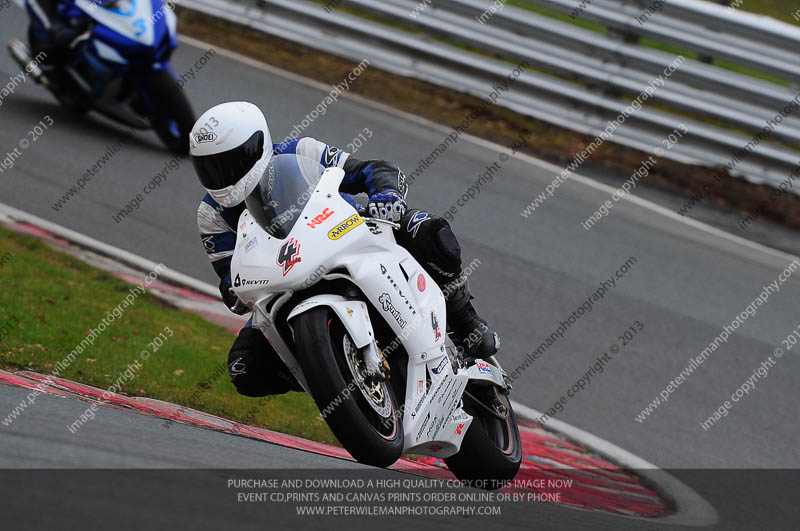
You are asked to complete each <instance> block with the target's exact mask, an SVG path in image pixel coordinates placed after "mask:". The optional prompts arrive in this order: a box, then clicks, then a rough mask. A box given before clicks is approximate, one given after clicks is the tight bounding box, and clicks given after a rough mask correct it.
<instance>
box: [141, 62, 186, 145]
mask: <svg viewBox="0 0 800 531" xmlns="http://www.w3.org/2000/svg"><path fill="white" fill-rule="evenodd" d="M144 88H145V90H146V91H147V95H148V97H149V98H150V102H151V104H152V106H153V108H154V113H153V115H152V116H150V124H151V125H152V126H153V130H154V131H155V132H156V134H157V135H158V138H160V139H161V141H162V142H163V143H164V145H165V146H167V149H169V150H170V151H171V152H173V153H175V154H176V155H187V154H188V153H189V133H191V131H192V127H194V122H195V116H194V111H193V110H192V106H191V104H190V103H189V100H188V99H187V98H186V94H185V93H184V92H183V88H181V87H180V86H179V85H178V84H177V82H176V81H175V77H174V76H173V75H172V73H171V72H169V71H168V70H158V71H155V72H152V73H151V74H150V75H149V76H148V77H147V78H146V79H145V81H144Z"/></svg>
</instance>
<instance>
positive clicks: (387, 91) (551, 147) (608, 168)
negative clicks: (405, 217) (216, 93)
mask: <svg viewBox="0 0 800 531" xmlns="http://www.w3.org/2000/svg"><path fill="white" fill-rule="evenodd" d="M177 12H178V15H179V28H180V31H181V33H183V34H185V35H189V36H191V37H194V38H196V39H200V40H203V41H205V42H208V43H210V44H212V45H216V46H220V47H223V48H227V49H229V50H233V51H236V52H238V53H241V54H243V55H246V56H249V57H252V58H254V59H257V60H259V61H262V62H264V63H268V64H271V65H274V66H276V67H278V68H281V69H283V70H286V71H289V72H293V73H296V74H300V75H302V76H305V77H308V78H310V79H315V80H317V81H320V82H323V83H330V84H335V83H339V82H341V80H342V79H344V78H345V76H347V74H348V73H350V72H351V71H352V70H353V68H354V66H355V63H353V62H351V61H348V60H346V59H342V58H339V57H337V56H334V55H330V54H325V53H322V52H320V51H318V50H315V49H312V48H310V47H307V46H302V45H299V44H295V43H293V42H289V41H286V40H283V39H279V38H277V37H274V36H271V35H266V34H264V33H261V32H259V31H256V30H254V29H252V28H248V27H244V26H241V25H237V24H233V23H230V22H227V21H223V20H220V19H215V18H213V17H209V16H207V15H204V14H202V13H198V12H196V11H191V10H187V9H184V8H178V10H177ZM349 90H350V92H353V93H355V94H360V95H362V96H365V97H367V98H370V99H372V100H374V101H379V102H382V103H386V104H388V105H391V106H393V107H395V108H398V109H401V110H404V111H407V112H410V113H413V114H416V115H418V116H422V117H425V118H427V119H429V120H432V121H434V122H437V123H440V124H457V123H460V122H461V121H462V120H463V119H464V118H465V117H467V116H469V115H470V114H471V113H472V112H473V110H478V111H480V110H481V109H482V108H483V102H482V101H481V99H480V98H477V97H474V96H471V95H468V94H464V93H460V92H457V91H454V90H451V89H447V88H444V87H440V86H438V85H434V84H432V83H428V82H425V81H421V80H418V79H414V78H409V77H403V76H400V75H396V74H392V73H389V72H384V71H381V70H379V69H378V68H376V67H370V68H368V69H366V70H364V71H363V73H362V74H361V75H360V76H359V77H358V79H356V80H355V81H354V82H353V83H352V84H351V86H350V89H349ZM232 97H235V95H234V96H232ZM264 110H265V112H266V113H267V115H269V109H268V108H266V109H264ZM309 110H310V109H309ZM528 131H530V132H532V133H533V135H532V137H531V140H529V141H528V144H527V145H525V146H523V147H522V148H521V150H520V151H523V152H525V153H528V154H529V155H533V156H535V157H539V158H542V159H545V160H548V161H550V162H553V163H555V164H558V165H561V166H562V167H563V166H566V164H568V163H569V162H570V161H571V160H572V158H573V157H574V156H575V154H576V153H579V152H580V151H581V150H582V149H583V148H585V147H586V146H587V145H588V144H590V143H591V142H592V141H593V138H590V137H588V136H586V135H582V134H579V133H575V132H572V131H569V130H567V129H561V128H559V127H556V126H554V125H551V124H549V123H547V122H544V121H541V120H536V119H534V118H532V117H529V116H524V115H521V114H519V113H516V112H514V111H512V110H509V109H504V108H502V107H498V106H492V107H490V108H489V109H488V110H487V111H486V112H485V113H484V114H483V115H482V118H481V119H480V120H475V121H474V122H472V124H471V125H470V127H469V129H468V132H469V133H470V134H472V135H475V136H478V137H481V138H485V139H487V140H490V141H492V142H496V143H498V144H500V145H510V144H511V143H512V142H514V141H516V140H517V139H519V138H521V137H528V135H527V132H528ZM276 136H280V133H277V132H276ZM420 155H423V154H420ZM649 155H650V153H645V152H643V151H639V150H636V149H632V148H627V147H624V146H621V145H617V144H613V143H611V142H606V143H605V144H603V146H602V147H601V148H600V149H598V150H596V151H595V152H594V153H593V154H592V157H591V159H590V160H589V161H587V162H586V163H584V165H583V166H582V167H581V168H580V170H579V171H580V172H581V173H585V174H588V175H592V173H593V172H604V173H609V172H611V173H612V174H616V175H620V176H625V177H621V178H620V184H621V183H622V181H623V180H624V179H625V178H627V176H629V175H632V174H633V172H634V171H635V170H636V169H637V168H639V166H640V165H641V164H642V161H643V160H646V159H647V157H648V156H649ZM385 156H386V157H389V158H391V154H390V153H387V154H386V155H385ZM410 170H411V168H406V172H407V173H408V172H409V171H410ZM431 171H435V170H431ZM429 173H430V172H426V173H423V174H422V176H421V177H422V178H423V179H427V178H432V177H431V175H429ZM715 174H716V170H715V169H714V168H705V167H701V166H689V165H685V164H681V163H678V162H674V161H671V160H668V159H661V160H659V161H658V164H657V165H656V166H654V167H653V168H652V169H651V171H650V175H649V176H648V177H647V182H648V183H650V184H651V185H655V186H658V187H660V188H663V189H666V190H670V191H673V192H678V193H680V194H683V195H685V196H687V197H690V196H692V195H694V194H696V193H701V192H702V191H703V188H704V186H705V185H709V186H710V188H711V192H710V193H704V194H703V196H704V200H703V201H704V202H706V203H713V204H715V205H717V206H722V207H727V208H732V209H735V210H739V211H742V212H745V213H751V212H756V211H757V210H758V211H759V214H758V215H759V217H760V218H762V219H770V220H772V221H774V222H778V223H782V224H784V225H786V226H789V227H792V228H795V229H800V197H798V196H796V195H794V194H791V193H789V194H783V195H781V197H780V198H779V199H778V200H771V199H769V194H770V192H771V191H772V190H773V189H772V188H771V187H769V186H766V185H753V184H751V183H749V182H747V181H745V180H743V179H739V178H735V177H730V176H725V177H723V178H722V179H721V180H718V179H715ZM554 177H555V175H554ZM541 191H542V190H531V197H530V199H531V200H533V199H534V197H535V196H536V195H537V194H538V193H539V192H541ZM764 205H767V209H766V210H764V208H765V207H764Z"/></svg>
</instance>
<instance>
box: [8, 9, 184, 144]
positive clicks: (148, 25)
mask: <svg viewBox="0 0 800 531" xmlns="http://www.w3.org/2000/svg"><path fill="white" fill-rule="evenodd" d="M170 7H171V6H167V5H166V4H164V2H162V1H161V0H74V2H72V4H71V5H68V6H66V7H64V8H63V9H62V11H61V16H62V18H63V19H64V20H68V21H70V24H71V25H72V26H73V27H79V28H80V30H81V31H80V34H79V35H78V37H77V38H76V39H75V40H73V41H72V42H71V43H70V45H69V49H68V51H67V54H66V60H65V61H63V63H62V64H59V65H58V66H57V68H59V69H61V70H60V71H59V74H60V75H59V80H60V82H59V83H49V82H48V81H47V76H46V75H44V73H43V72H42V70H41V68H40V67H39V64H38V63H37V58H35V57H32V53H31V52H30V50H29V48H28V46H27V45H26V44H25V43H24V42H22V41H20V40H17V39H14V40H12V41H11V42H9V43H8V48H9V51H10V52H11V56H12V57H13V58H14V60H15V61H16V62H17V63H19V65H20V66H21V67H22V68H23V69H25V71H26V72H28V73H29V74H30V75H31V76H32V77H33V78H34V79H36V80H37V81H40V82H42V84H43V85H45V86H46V87H47V88H48V89H49V90H50V91H51V92H52V93H53V94H54V96H55V97H56V99H58V101H60V102H61V103H62V104H63V105H65V106H66V107H68V108H70V109H72V110H75V111H78V112H88V111H89V110H96V111H98V112H100V113H102V114H103V115H105V116H107V117H109V118H111V119H113V120H115V121H117V122H119V123H122V124H124V125H126V126H128V127H131V128H135V129H153V130H154V131H155V132H156V134H157V135H158V136H159V138H160V139H161V140H162V142H163V143H164V144H165V145H166V146H167V148H168V149H169V150H170V151H173V152H175V153H179V154H186V153H188V152H189V132H190V131H191V129H192V126H193V125H194V121H195V116H194V112H193V110H192V107H191V105H190V104H189V101H188V99H187V98H186V95H185V94H184V92H183V90H182V88H181V87H180V86H179V85H178V83H177V78H176V76H175V74H174V72H173V71H172V68H171V67H170V64H169V59H170V56H171V55H172V52H173V51H174V50H175V48H176V47H177V46H178V40H177V31H176V23H177V21H176V17H175V14H174V13H173V12H172V10H171V9H170Z"/></svg>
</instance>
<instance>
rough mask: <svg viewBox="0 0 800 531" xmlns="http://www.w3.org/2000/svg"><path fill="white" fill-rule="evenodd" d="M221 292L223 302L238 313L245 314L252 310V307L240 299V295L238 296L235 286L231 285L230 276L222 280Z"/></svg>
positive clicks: (220, 284)
mask: <svg viewBox="0 0 800 531" xmlns="http://www.w3.org/2000/svg"><path fill="white" fill-rule="evenodd" d="M219 293H220V295H222V302H224V303H225V306H226V307H227V308H228V309H229V310H230V311H232V312H233V313H235V314H236V315H244V314H246V313H247V312H249V311H250V308H249V307H248V306H247V305H246V304H245V303H243V302H242V301H241V300H239V297H237V296H236V293H234V291H233V287H232V286H231V281H230V276H227V277H225V278H223V279H222V280H221V281H220V283H219Z"/></svg>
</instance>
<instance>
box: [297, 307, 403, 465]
mask: <svg viewBox="0 0 800 531" xmlns="http://www.w3.org/2000/svg"><path fill="white" fill-rule="evenodd" d="M294 331H295V343H296V349H295V350H296V352H295V354H296V356H297V361H298V363H299V364H300V367H301V368H302V370H303V374H304V376H305V378H306V382H307V383H308V387H309V389H310V391H311V395H312V398H313V399H314V402H315V403H316V404H317V407H318V408H319V410H320V412H322V416H323V418H324V419H325V421H326V422H327V423H328V426H329V427H330V429H331V431H332V432H333V434H334V435H336V438H337V439H339V442H340V443H342V446H344V448H345V450H347V451H348V452H350V455H352V456H353V457H354V458H355V459H356V460H357V461H359V462H360V463H364V464H366V465H372V466H377V467H387V466H389V465H391V464H392V463H394V462H395V461H397V459H399V458H400V454H401V453H402V451H403V424H402V416H401V414H400V413H399V407H398V404H397V398H396V396H395V394H394V391H393V389H392V386H391V385H389V382H379V385H377V386H376V385H372V386H366V387H362V386H361V385H360V383H359V382H362V383H363V380H360V378H359V373H360V371H359V369H358V359H357V358H358V354H357V350H354V349H353V348H350V347H352V340H351V339H350V337H349V335H348V334H347V330H346V329H345V328H344V325H343V324H342V323H341V321H340V320H339V318H338V317H337V316H336V314H334V313H333V311H331V310H330V309H329V308H327V307H318V308H314V309H312V310H309V311H308V312H306V313H303V314H300V315H299V316H298V317H297V318H296V319H295V321H294ZM346 356H351V361H350V363H348V360H347V358H346ZM353 360H355V362H356V363H355V366H356V368H355V369H354V368H352V367H353V366H354V364H353ZM367 388H369V389H372V390H373V394H372V395H370V394H369V393H368V389H367ZM368 397H369V398H368ZM370 399H372V400H374V404H373V405H374V406H376V407H379V408H381V407H382V408H383V409H384V410H385V411H386V413H385V414H384V415H381V414H379V413H378V411H377V410H376V407H373V406H371V405H370V403H369V402H368V400H370Z"/></svg>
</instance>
